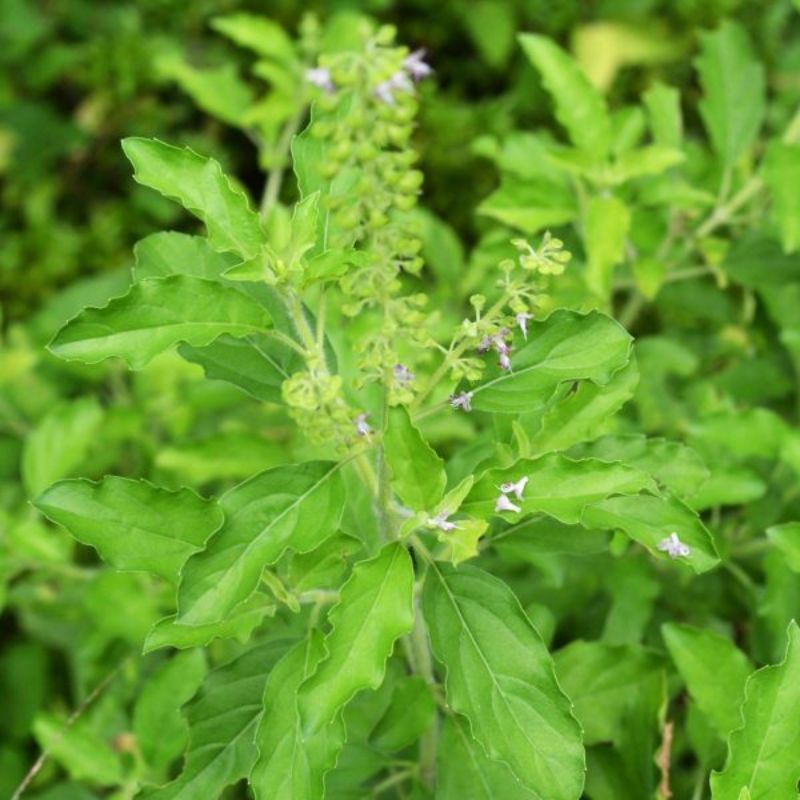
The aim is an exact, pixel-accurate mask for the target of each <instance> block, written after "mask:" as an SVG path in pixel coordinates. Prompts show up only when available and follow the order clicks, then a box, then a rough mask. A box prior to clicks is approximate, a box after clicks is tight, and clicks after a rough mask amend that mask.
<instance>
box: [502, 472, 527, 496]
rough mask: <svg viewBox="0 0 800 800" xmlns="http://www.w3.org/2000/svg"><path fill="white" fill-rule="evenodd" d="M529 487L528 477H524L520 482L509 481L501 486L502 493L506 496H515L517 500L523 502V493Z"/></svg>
mask: <svg viewBox="0 0 800 800" xmlns="http://www.w3.org/2000/svg"><path fill="white" fill-rule="evenodd" d="M527 485H528V476H527V475H523V476H522V477H521V478H520V479H519V480H518V481H516V482H515V481H508V482H507V483H501V484H500V491H501V492H502V493H503V494H504V495H505V494H513V495H514V496H515V497H516V498H517V500H522V493H523V492H524V491H525V487H526V486H527Z"/></svg>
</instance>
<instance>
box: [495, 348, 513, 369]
mask: <svg viewBox="0 0 800 800" xmlns="http://www.w3.org/2000/svg"><path fill="white" fill-rule="evenodd" d="M509 352H510V351H509V349H508V348H506V349H505V350H502V351H500V355H499V356H498V359H497V365H498V366H499V367H500V369H504V370H506V371H507V372H511V358H510V357H509V355H508V354H509Z"/></svg>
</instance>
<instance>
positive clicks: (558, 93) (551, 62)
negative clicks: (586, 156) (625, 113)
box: [519, 33, 611, 161]
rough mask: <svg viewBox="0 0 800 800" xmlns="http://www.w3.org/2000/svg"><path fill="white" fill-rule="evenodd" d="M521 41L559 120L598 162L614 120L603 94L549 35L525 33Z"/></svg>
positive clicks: (603, 152)
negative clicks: (537, 71) (540, 77)
mask: <svg viewBox="0 0 800 800" xmlns="http://www.w3.org/2000/svg"><path fill="white" fill-rule="evenodd" d="M519 42H520V44H521V45H522V49H523V50H524V51H525V55H527V57H528V58H529V59H530V61H531V62H532V63H533V65H534V66H535V67H536V68H537V69H538V70H539V72H540V73H541V76H542V83H543V85H544V88H545V89H547V91H548V92H549V93H550V96H551V98H552V99H553V102H554V103H555V107H556V119H558V121H559V122H560V123H561V124H562V125H563V126H564V128H566V130H567V133H568V134H569V137H570V140H571V141H572V143H573V144H574V145H575V146H576V147H578V148H580V149H581V150H585V151H586V152H588V153H591V154H592V156H594V158H595V159H597V160H598V161H599V160H601V159H603V158H605V156H606V155H607V154H608V148H609V142H610V139H611V122H610V120H609V116H608V109H607V108H606V103H605V100H604V99H603V96H602V95H601V94H600V93H599V92H598V91H597V89H595V88H594V86H592V84H591V83H589V79H588V78H587V77H586V75H585V74H584V73H583V72H582V71H581V69H580V67H578V65H577V64H576V63H575V61H573V59H572V58H570V56H568V55H567V54H566V53H565V52H564V51H563V50H562V49H561V48H560V47H559V46H558V45H557V44H555V43H554V42H553V41H552V40H551V39H549V38H548V37H546V36H539V35H535V34H531V33H523V34H520V36H519Z"/></svg>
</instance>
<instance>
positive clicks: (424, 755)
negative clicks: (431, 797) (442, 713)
mask: <svg viewBox="0 0 800 800" xmlns="http://www.w3.org/2000/svg"><path fill="white" fill-rule="evenodd" d="M414 539H415V541H416V545H415V547H416V548H417V549H419V547H420V545H421V542H420V541H419V539H418V537H414ZM422 550H424V551H425V552H426V553H427V552H428V551H427V550H426V549H425V547H424V545H422ZM422 550H420V552H422ZM428 557H430V554H429V553H428ZM410 648H411V651H412V653H413V660H414V664H415V666H416V669H417V671H418V673H419V675H420V676H421V677H422V679H423V680H424V681H425V683H426V684H427V686H428V689H429V691H430V692H431V694H432V695H433V698H434V700H436V702H437V705H438V704H439V702H440V697H439V692H438V686H437V683H436V675H435V674H434V671H433V656H432V655H431V648H430V643H429V642H428V628H427V625H426V624H425V618H424V617H423V615H422V608H421V606H420V600H419V592H415V597H414V630H413V631H412V632H411V636H410ZM438 746H439V717H438V715H435V716H434V718H433V723H432V724H431V726H430V728H428V730H427V731H425V733H424V734H423V735H422V738H421V739H420V742H419V760H420V767H419V769H420V773H419V774H420V780H421V781H422V783H423V784H424V785H425V786H427V787H428V788H429V789H433V787H434V786H435V784H436V753H437V750H438Z"/></svg>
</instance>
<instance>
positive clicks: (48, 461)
mask: <svg viewBox="0 0 800 800" xmlns="http://www.w3.org/2000/svg"><path fill="white" fill-rule="evenodd" d="M102 421H103V410H102V409H101V408H100V406H99V405H98V403H97V401H96V400H95V399H94V398H93V397H85V398H83V399H81V400H75V401H74V402H71V403H63V404H61V405H58V406H56V407H55V408H54V409H53V410H52V411H50V412H49V413H48V414H47V416H45V417H44V419H42V420H41V421H40V422H39V424H38V425H37V426H36V427H35V428H34V430H33V431H31V433H30V434H28V437H27V438H26V439H25V444H24V446H23V449H22V481H23V483H24V485H25V490H26V491H27V492H28V495H29V496H36V495H37V494H39V492H41V491H43V490H44V489H46V488H47V487H48V486H50V484H51V483H53V482H54V481H57V480H58V479H59V478H64V477H66V476H67V475H69V474H70V473H72V472H73V471H74V470H76V469H77V468H78V467H80V466H81V464H82V463H83V462H84V461H85V459H86V456H87V454H88V452H89V449H90V448H91V447H92V445H93V444H95V440H96V439H97V434H98V432H99V428H100V424H101V423H102Z"/></svg>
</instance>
